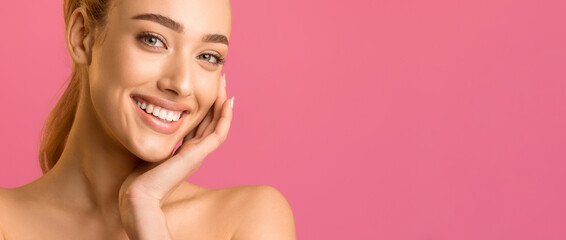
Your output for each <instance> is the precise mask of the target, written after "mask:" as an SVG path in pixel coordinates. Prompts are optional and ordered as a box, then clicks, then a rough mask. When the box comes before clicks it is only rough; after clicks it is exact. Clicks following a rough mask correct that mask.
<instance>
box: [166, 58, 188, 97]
mask: <svg viewBox="0 0 566 240" xmlns="http://www.w3.org/2000/svg"><path fill="white" fill-rule="evenodd" d="M178 55H181V54H178ZM191 68H192V67H191V63H190V61H189V59H188V58H187V57H186V56H179V57H176V58H174V59H173V58H172V59H171V61H170V63H169V64H168V67H166V69H165V71H164V72H165V73H166V74H164V76H163V77H162V78H160V79H159V81H157V87H158V88H159V89H160V90H161V91H164V92H171V93H173V94H175V95H177V96H181V97H185V96H190V95H191V94H192V92H193V87H192V78H193V76H192V75H193V74H194V71H192V69H191Z"/></svg>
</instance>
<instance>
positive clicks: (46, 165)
mask: <svg viewBox="0 0 566 240" xmlns="http://www.w3.org/2000/svg"><path fill="white" fill-rule="evenodd" d="M64 15H65V23H66V40H67V46H68V51H69V54H70V56H71V58H72V61H73V71H72V74H71V78H70V81H69V85H68V87H67V89H66V90H65V92H64V93H63V95H62V97H61V99H60V100H59V102H58V103H57V105H56V106H55V108H54V109H53V111H52V112H51V114H50V116H49V117H48V119H47V121H46V123H45V127H44V135H43V139H42V142H41V147H40V162H41V163H42V169H43V170H44V173H45V174H44V175H43V176H42V177H41V178H39V179H37V180H36V181H34V182H32V183H29V184H27V185H25V186H22V187H19V188H14V189H0V239H2V240H6V239H8V240H11V239H152V240H154V239H199V240H203V239H262V240H266V239H295V229H294V220H293V214H292V212H291V209H290V207H289V205H288V203H287V201H286V200H285V198H284V197H283V196H282V195H281V194H280V193H279V192H278V191H277V190H276V189H274V188H272V187H269V186H239V187H233V188H227V189H207V188H204V187H200V186H197V185H194V184H191V183H188V182H185V181H184V180H185V179H186V178H187V177H188V176H189V175H190V174H191V173H193V172H194V171H196V170H197V168H198V167H199V165H200V164H201V162H202V160H203V159H204V158H205V157H206V156H207V155H208V154H210V153H211V152H212V151H214V150H215V149H216V148H217V147H218V146H219V145H220V144H221V143H222V142H224V140H225V139H226V136H227V134H228V129H229V128H230V122H231V119H232V108H233V104H234V98H233V97H232V98H230V99H228V98H227V96H226V83H225V81H226V77H225V76H226V75H222V76H221V70H222V64H223V62H224V59H225V57H226V54H227V52H228V42H229V38H230V31H231V25H232V20H231V7H230V3H229V2H228V0H160V1H151V0H65V1H64ZM181 139H182V140H183V144H182V145H181V146H180V147H179V149H178V150H177V151H176V152H174V153H173V151H174V147H175V145H176V144H177V143H178V142H179V141H180V140H181Z"/></svg>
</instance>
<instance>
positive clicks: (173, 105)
mask: <svg viewBox="0 0 566 240" xmlns="http://www.w3.org/2000/svg"><path fill="white" fill-rule="evenodd" d="M132 98H133V99H134V100H136V101H143V102H146V103H151V104H152V105H154V106H158V107H161V108H165V109H167V110H171V111H187V112H188V113H189V112H191V111H192V108H191V107H189V106H188V105H186V104H182V103H178V102H174V101H170V100H167V99H163V98H158V97H153V96H149V95H143V94H132Z"/></svg>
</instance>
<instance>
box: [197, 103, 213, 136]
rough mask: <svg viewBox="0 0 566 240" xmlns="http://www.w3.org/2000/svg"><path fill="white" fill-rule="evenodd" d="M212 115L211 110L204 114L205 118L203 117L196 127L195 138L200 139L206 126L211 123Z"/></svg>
mask: <svg viewBox="0 0 566 240" xmlns="http://www.w3.org/2000/svg"><path fill="white" fill-rule="evenodd" d="M212 114H213V109H212V108H211V109H209V110H208V113H206V116H205V117H204V119H203V120H202V122H201V123H200V124H199V125H198V128H197V131H196V134H195V136H196V137H197V138H200V137H201V136H202V134H203V133H204V130H205V129H206V127H207V126H208V125H210V122H212Z"/></svg>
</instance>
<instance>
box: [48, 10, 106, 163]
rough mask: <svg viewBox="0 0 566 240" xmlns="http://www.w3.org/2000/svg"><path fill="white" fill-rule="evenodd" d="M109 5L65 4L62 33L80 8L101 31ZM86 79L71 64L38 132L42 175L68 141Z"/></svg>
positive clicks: (80, 68) (80, 69) (82, 71)
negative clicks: (82, 84) (59, 94)
mask: <svg viewBox="0 0 566 240" xmlns="http://www.w3.org/2000/svg"><path fill="white" fill-rule="evenodd" d="M109 2H110V0H64V1H63V15H64V19H65V30H67V29H68V28H69V20H70V19H71V15H72V14H73V11H75V9H77V8H79V7H82V8H84V9H85V10H86V14H87V16H88V18H89V20H90V23H91V26H90V27H92V29H93V30H94V29H100V28H103V27H104V26H105V24H106V16H107V14H108V9H109ZM65 32H67V31H65ZM95 39H96V38H95ZM87 77H88V75H87V69H86V66H84V65H77V64H75V63H74V62H73V65H72V72H71V76H70V77H69V79H67V80H66V81H65V82H64V83H63V86H64V85H65V83H68V86H67V88H66V89H65V91H64V92H63V94H62V95H61V97H60V98H59V100H58V101H57V103H56V104H55V106H54V107H53V109H52V110H51V112H50V113H49V115H48V116H47V119H46V120H45V122H44V124H43V128H42V131H41V132H42V135H41V141H40V144H39V164H40V167H41V170H42V171H43V173H46V172H48V171H49V170H50V169H51V168H53V166H55V164H56V163H57V161H58V160H59V158H60V157H61V154H62V153H63V149H64V148H65V143H66V140H67V137H68V136H69V132H70V131H71V127H72V126H73V122H74V120H75V113H76V112H77V106H78V102H79V96H80V94H81V82H82V81H84V80H85V79H86V78H87ZM63 86H62V87H63Z"/></svg>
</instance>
